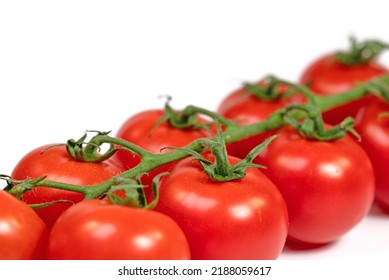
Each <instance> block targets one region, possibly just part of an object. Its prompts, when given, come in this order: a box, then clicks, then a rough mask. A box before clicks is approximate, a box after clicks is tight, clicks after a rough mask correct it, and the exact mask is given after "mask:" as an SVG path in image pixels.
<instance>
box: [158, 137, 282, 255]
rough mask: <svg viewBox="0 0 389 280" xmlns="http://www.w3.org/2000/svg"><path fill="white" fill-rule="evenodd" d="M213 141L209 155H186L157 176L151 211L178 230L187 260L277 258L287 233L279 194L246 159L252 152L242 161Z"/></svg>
mask: <svg viewBox="0 0 389 280" xmlns="http://www.w3.org/2000/svg"><path fill="white" fill-rule="evenodd" d="M212 145H216V147H214V148H212V152H213V153H214V154H212V153H210V152H206V153H204V154H202V155H195V158H193V157H189V158H186V159H184V160H182V161H180V162H179V163H177V164H176V165H175V166H174V167H173V168H172V169H171V171H170V172H169V173H170V175H168V176H165V177H164V178H163V179H162V180H161V182H160V186H159V202H158V204H157V205H156V207H155V211H159V212H161V213H164V214H166V215H168V216H170V217H171V218H172V219H173V220H175V221H176V222H177V224H178V225H179V226H180V227H181V228H182V230H183V232H184V233H185V235H186V237H187V239H188V242H189V246H190V250H191V255H192V259H196V260H211V259H213V260H216V259H235V260H238V259H276V258H278V256H279V255H280V253H281V251H282V249H283V247H284V243H285V240H286V236H287V232H288V213H287V209H286V205H285V201H284V199H283V198H282V196H281V194H280V192H279V191H278V189H277V188H276V186H275V185H274V184H273V183H272V182H271V181H270V180H269V179H268V178H267V177H266V176H265V175H264V174H263V173H262V172H261V171H260V170H259V169H257V168H256V167H257V166H256V165H252V164H251V163H250V161H251V160H252V157H254V156H255V155H253V154H250V155H249V156H248V157H246V158H245V160H242V159H239V158H236V157H233V156H228V155H226V154H225V150H224V151H223V148H222V147H221V146H220V145H219V144H215V143H212ZM261 147H262V146H261ZM224 149H225V148H224ZM261 149H262V148H261ZM257 152H259V151H257ZM249 157H250V159H248V158H249Z"/></svg>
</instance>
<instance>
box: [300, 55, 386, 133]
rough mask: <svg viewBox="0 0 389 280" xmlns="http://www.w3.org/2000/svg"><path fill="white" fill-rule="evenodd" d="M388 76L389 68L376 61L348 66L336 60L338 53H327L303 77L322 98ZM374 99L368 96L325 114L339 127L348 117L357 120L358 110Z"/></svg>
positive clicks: (304, 82) (324, 117)
mask: <svg viewBox="0 0 389 280" xmlns="http://www.w3.org/2000/svg"><path fill="white" fill-rule="evenodd" d="M386 73H388V69H387V68H386V67H385V66H383V65H381V64H380V63H378V62H377V61H375V60H369V61H366V62H363V63H358V64H345V63H343V62H341V61H339V60H338V59H337V58H336V54H335V53H330V54H326V55H324V56H321V57H319V58H318V59H317V60H315V61H313V62H312V63H311V64H309V65H308V66H307V67H306V69H305V70H304V71H303V73H302V74H301V77H300V82H301V83H302V84H304V85H307V86H308V87H309V88H310V89H311V90H312V91H313V92H314V93H316V94H318V95H321V96H330V95H336V94H338V93H340V92H344V91H347V90H351V89H353V88H354V87H356V86H357V85H358V83H362V82H366V81H368V80H370V79H373V78H376V77H378V76H381V75H383V74H386ZM372 98H373V97H372V96H371V95H368V96H366V97H363V98H361V99H358V100H355V101H351V102H348V103H347V104H344V105H341V106H338V107H336V108H334V109H331V110H329V111H326V112H324V113H323V119H324V121H325V122H326V123H328V124H332V125H336V124H338V123H340V122H341V121H343V120H344V119H345V118H346V117H349V116H350V117H355V116H356V114H357V113H358V110H359V109H360V108H361V107H362V106H363V105H365V104H367V103H369V102H370V101H371V99H372Z"/></svg>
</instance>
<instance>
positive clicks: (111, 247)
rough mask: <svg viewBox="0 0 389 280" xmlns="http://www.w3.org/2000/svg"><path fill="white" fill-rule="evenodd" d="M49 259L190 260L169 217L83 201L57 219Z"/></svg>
mask: <svg viewBox="0 0 389 280" xmlns="http://www.w3.org/2000/svg"><path fill="white" fill-rule="evenodd" d="M47 257H48V259H62V260H63V259H65V260H66V259H86V260H90V259H100V260H113V259H134V260H135V259H136V260H156V259H159V260H164V259H186V260H187V259H189V258H190V251H189V246H188V242H187V240H186V237H185V236H184V234H183V232H182V230H181V229H180V228H179V227H178V225H177V224H176V223H175V222H174V221H173V220H172V219H171V218H169V217H167V216H165V215H163V214H161V213H158V212H155V211H152V210H145V209H138V208H132V207H126V206H120V205H112V204H110V203H108V202H107V201H103V200H85V201H83V202H80V203H78V204H76V205H74V206H72V207H70V208H69V209H68V210H67V211H65V212H64V213H63V215H61V216H60V218H59V219H58V221H57V222H56V223H55V224H54V226H53V228H52V230H51V232H50V237H49V244H48V251H47Z"/></svg>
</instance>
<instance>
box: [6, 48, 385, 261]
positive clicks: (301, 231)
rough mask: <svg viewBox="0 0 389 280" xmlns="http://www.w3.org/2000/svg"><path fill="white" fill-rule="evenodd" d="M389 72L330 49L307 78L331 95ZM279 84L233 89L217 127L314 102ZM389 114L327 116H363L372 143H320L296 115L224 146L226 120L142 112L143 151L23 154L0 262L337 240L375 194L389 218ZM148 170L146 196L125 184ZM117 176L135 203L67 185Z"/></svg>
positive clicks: (208, 252)
mask: <svg viewBox="0 0 389 280" xmlns="http://www.w3.org/2000/svg"><path fill="white" fill-rule="evenodd" d="M386 73H388V71H387V69H386V68H385V67H384V66H382V65H380V64H378V63H377V62H376V61H375V60H366V61H365V60H364V61H362V62H358V63H357V62H354V63H349V64H346V63H345V62H344V61H341V60H339V58H338V56H337V54H336V53H331V54H327V55H325V56H323V57H321V58H319V59H318V60H317V61H315V62H313V63H312V64H311V65H309V66H308V67H307V69H306V71H305V72H304V73H303V74H302V77H301V80H300V81H299V82H300V84H301V85H305V86H307V87H308V88H310V89H311V90H312V91H313V92H314V93H316V94H317V95H320V96H329V95H336V94H338V93H340V92H342V91H345V90H349V89H352V88H354V87H355V86H356V85H357V83H359V82H364V81H368V80H371V79H372V78H374V77H377V76H379V75H383V74H386ZM267 82H269V81H266V82H263V81H261V82H258V83H256V84H249V85H248V84H247V85H244V86H242V87H241V88H239V89H237V90H235V91H234V92H232V93H231V94H229V95H226V96H225V98H224V99H223V100H222V101H221V102H220V105H219V107H218V109H217V112H218V114H219V118H218V119H217V122H219V121H221V122H222V124H223V126H228V122H233V123H234V125H235V126H236V127H237V126H239V125H250V124H254V123H258V122H262V121H264V120H267V119H269V118H270V117H272V116H274V113H275V112H277V110H280V109H282V108H285V107H286V106H289V105H291V104H305V103H306V102H307V99H306V96H304V95H302V94H300V93H299V92H293V91H291V90H290V88H289V87H288V86H285V85H282V86H277V87H273V88H272V89H271V90H274V92H277V94H276V95H272V94H269V92H267V93H266V92H265V93H263V92H262V93H261V94H257V93H258V91H262V89H263V88H265V87H266V86H267ZM274 92H273V93H274ZM264 95H265V97H264ZM166 111H168V112H169V113H170V115H167V114H166ZM388 112H389V105H388V103H387V102H386V101H385V100H384V99H383V98H381V97H376V96H374V97H373V96H372V95H369V97H367V98H361V99H360V100H358V101H355V102H349V103H347V104H344V105H342V106H341V107H336V108H334V109H332V110H328V111H327V112H325V113H324V114H323V119H324V122H325V123H324V124H323V126H324V128H325V129H330V128H332V127H334V126H336V125H338V123H339V122H341V121H342V120H343V119H344V118H345V117H347V116H352V117H355V119H356V125H355V130H356V131H357V133H359V135H360V137H361V139H362V140H361V141H360V142H358V141H356V139H355V138H353V136H350V135H346V136H343V137H340V138H337V139H331V140H326V141H321V140H317V139H312V138H310V137H307V135H305V134H304V133H301V131H297V130H296V127H295V126H293V125H291V124H288V123H286V124H285V125H282V126H280V127H275V128H273V127H271V128H268V129H267V130H266V131H265V132H263V133H260V134H257V135H254V136H249V137H246V138H245V139H242V140H239V141H235V142H232V143H228V144H227V146H226V147H225V146H224V145H225V144H224V142H223V141H221V142H220V141H219V142H218V141H217V140H220V138H223V137H220V133H221V128H219V131H218V132H217V133H219V134H218V135H219V137H216V136H215V135H216V134H217V133H216V132H215V129H214V124H213V122H210V121H209V120H208V119H207V118H203V117H198V116H197V115H196V116H195V117H193V116H192V115H190V114H188V115H186V114H184V113H182V112H176V113H175V115H171V114H172V109H171V108H170V106H168V105H167V106H166V109H165V111H164V110H151V109H150V110H147V111H143V112H139V113H137V114H135V115H133V116H130V117H129V119H128V120H126V121H125V122H124V123H123V125H122V127H121V128H120V129H119V131H118V133H117V134H116V137H117V139H120V140H124V141H127V142H129V143H132V145H136V146H137V147H140V148H141V149H143V150H144V151H145V152H144V153H143V154H139V152H137V150H138V149H135V148H133V149H131V147H134V146H131V147H130V148H129V147H122V146H120V143H121V142H119V141H116V142H114V143H115V146H114V148H113V150H112V151H113V152H112V157H110V158H107V159H104V160H99V161H88V160H83V159H82V156H81V155H80V154H79V155H78V157H77V156H76V157H75V156H74V155H71V153H70V152H69V150H67V149H66V146H58V145H44V146H41V147H39V148H37V149H34V150H32V151H31V152H30V153H28V154H27V155H26V156H25V157H23V158H22V159H21V160H20V161H19V163H18V164H17V165H16V166H15V168H14V170H13V172H12V174H11V176H10V178H8V177H5V179H6V180H7V181H8V186H7V188H6V189H4V190H0V210H1V211H0V244H1V247H0V259H183V260H185V259H206V260H209V259H277V258H278V257H279V255H280V254H281V252H282V250H283V248H284V246H285V243H286V242H295V243H299V244H303V245H312V244H326V243H329V242H333V241H335V240H338V239H339V238H341V237H342V236H343V235H345V234H346V233H347V232H349V231H350V230H351V229H352V228H354V227H355V226H356V225H357V224H358V223H359V222H360V221H361V220H362V219H363V218H364V217H365V216H366V215H367V214H368V212H369V210H370V209H371V206H372V205H373V203H374V201H376V202H377V204H378V205H379V206H380V207H381V208H382V209H383V210H384V211H388V212H389V175H388V173H387V172H386V170H385V167H386V163H387V162H389V157H388V154H389V153H388V149H389V118H388V115H389V113H388ZM210 115H211V116H214V115H213V114H209V115H208V117H209V116H210ZM296 123H298V121H296ZM199 124H201V125H199ZM227 130H228V128H227ZM276 134H277V137H276V138H275V140H273V141H272V142H270V144H268V145H267V146H266V147H265V146H263V147H262V146H260V147H261V150H262V149H263V150H262V151H261V152H260V153H259V155H257V154H255V156H253V158H250V159H248V158H249V156H248V155H250V153H252V151H253V150H255V149H257V148H258V147H259V146H258V145H260V144H261V143H262V142H263V141H264V140H265V139H267V138H268V137H269V136H271V135H276ZM193 143H199V146H198V147H200V148H198V151H199V152H197V151H194V150H190V149H189V150H188V149H186V148H187V147H188V146H190V145H191V144H193ZM111 144H112V143H111ZM208 144H211V146H210V148H208V149H206V148H204V146H206V145H208ZM184 147H185V149H184ZM190 147H193V146H190ZM174 149H175V150H176V151H179V152H181V153H187V155H186V156H182V158H181V159H179V160H177V159H174V160H166V161H165V162H164V163H163V164H159V165H158V164H157V165H156V166H157V167H156V168H153V169H152V170H145V171H147V172H143V171H142V167H143V165H142V162H146V161H152V159H151V157H150V156H149V155H150V154H161V155H163V154H166V153H168V152H169V151H171V150H174ZM96 150H98V149H97V148H96ZM226 150H227V151H228V154H227V153H225V151H226ZM262 165H263V166H265V167H266V168H265V169H263V168H261V166H262ZM243 167H244V168H243ZM137 168H139V173H138V175H141V176H138V177H137V178H136V180H137V183H138V184H141V185H142V187H140V188H135V193H136V194H137V196H136V199H133V197H127V195H128V194H127V193H126V191H125V190H128V189H130V190H132V191H133V190H134V189H131V188H132V187H130V186H129V181H128V180H127V179H125V178H123V177H121V175H122V174H124V173H126V172H127V171H128V170H135V169H137ZM166 171H168V174H167V175H165V176H163V177H161V178H160V177H159V176H157V175H158V174H162V173H164V172H166ZM143 173H146V174H143ZM211 175H213V176H211ZM35 178H42V180H47V181H48V182H49V183H47V184H46V185H45V186H39V182H38V183H37V184H38V185H37V186H36V185H35V186H32V187H31V188H30V189H27V190H24V192H23V193H22V194H20V195H19V198H20V199H18V198H17V197H14V196H12V195H11V194H9V193H7V191H10V190H12V189H14V190H15V187H17V186H18V184H26V185H28V182H29V180H31V179H35ZM112 178H116V179H115V180H113V181H112V182H113V185H117V186H119V187H122V189H120V190H121V191H119V192H116V193H115V192H114V194H115V195H116V196H118V197H121V198H122V200H121V201H122V202H123V201H124V202H125V203H122V204H116V203H115V200H113V199H111V197H110V195H108V194H109V193H108V192H104V193H102V194H101V195H99V196H98V197H92V199H90V198H89V197H88V199H85V198H86V194H85V193H82V192H78V191H76V190H74V191H70V190H66V188H65V189H62V188H61V187H58V186H57V187H55V182H61V183H64V184H72V185H78V186H80V188H85V187H86V188H96V186H98V185H99V184H101V183H103V182H105V181H107V180H109V179H112ZM3 179H4V178H3ZM26 182H27V183H26ZM41 182H42V181H40V183H41ZM50 182H52V186H51V185H50ZM131 182H133V181H131ZM122 190H124V191H122ZM132 193H133V192H132ZM110 194H112V193H110ZM140 198H141V199H140ZM139 199H140V200H139ZM133 201H137V203H135V204H134V203H133ZM153 203H156V204H155V207H149V208H151V209H149V208H148V206H149V205H151V204H153ZM140 206H143V207H140ZM153 206H154V204H153ZM32 208H33V209H34V210H33V209H32Z"/></svg>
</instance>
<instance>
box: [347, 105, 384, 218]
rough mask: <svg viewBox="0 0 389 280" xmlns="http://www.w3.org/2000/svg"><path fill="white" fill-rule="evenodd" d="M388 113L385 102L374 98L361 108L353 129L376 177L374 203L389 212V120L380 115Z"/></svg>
mask: <svg viewBox="0 0 389 280" xmlns="http://www.w3.org/2000/svg"><path fill="white" fill-rule="evenodd" d="M388 112H389V105H388V103H387V102H386V101H384V100H382V99H378V98H376V99H375V100H374V102H372V103H370V105H369V106H365V107H363V108H362V109H361V110H360V112H359V113H358V115H357V117H356V125H355V129H356V131H357V132H358V133H359V134H360V136H361V138H362V141H361V142H360V143H359V144H360V145H361V146H362V147H363V149H364V150H365V151H366V153H367V154H368V155H369V157H370V159H371V162H372V164H373V168H374V172H375V177H376V193H375V197H376V201H377V204H378V205H379V206H380V207H381V208H382V209H383V210H385V211H387V212H389V174H388V171H387V165H388V162H389V118H388V117H387V116H384V115H382V114H385V113H388Z"/></svg>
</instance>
